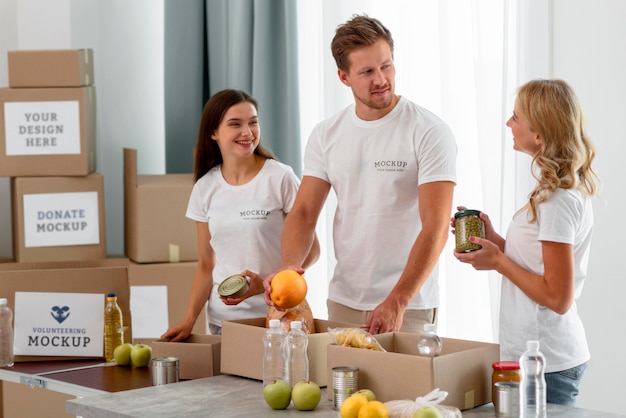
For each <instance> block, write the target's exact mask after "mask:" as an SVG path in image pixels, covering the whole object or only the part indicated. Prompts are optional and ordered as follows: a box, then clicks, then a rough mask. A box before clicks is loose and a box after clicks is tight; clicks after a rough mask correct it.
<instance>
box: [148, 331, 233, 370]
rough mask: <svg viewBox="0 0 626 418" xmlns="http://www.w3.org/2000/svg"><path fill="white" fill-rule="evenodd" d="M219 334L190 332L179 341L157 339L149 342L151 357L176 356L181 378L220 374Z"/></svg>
mask: <svg viewBox="0 0 626 418" xmlns="http://www.w3.org/2000/svg"><path fill="white" fill-rule="evenodd" d="M221 339H222V338H221V336H220V335H198V334H191V335H190V336H189V337H187V339H186V340H184V341H181V342H175V343H173V342H169V339H158V340H156V341H153V342H152V343H151V346H152V358H158V357H176V358H177V359H178V376H179V377H180V378H181V379H199V378H201V377H211V376H217V375H218V374H220V350H221Z"/></svg>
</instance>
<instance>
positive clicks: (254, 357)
mask: <svg viewBox="0 0 626 418" xmlns="http://www.w3.org/2000/svg"><path fill="white" fill-rule="evenodd" d="M313 321H314V323H315V331H316V332H315V333H314V334H309V346H308V356H309V379H310V380H312V381H314V382H315V383H317V384H318V385H319V386H320V387H324V386H326V383H327V382H326V372H327V367H326V347H327V346H328V345H329V344H330V343H331V342H332V338H331V336H330V334H329V333H328V332H327V330H328V328H329V327H330V328H337V327H346V326H354V325H349V324H344V323H341V322H334V321H326V320H322V319H314V320H313ZM265 330H266V328H265V318H251V319H241V320H237V321H222V357H221V362H222V367H221V371H222V373H224V374H234V375H237V376H243V377H250V378H252V379H257V380H263V350H264V348H263V334H265Z"/></svg>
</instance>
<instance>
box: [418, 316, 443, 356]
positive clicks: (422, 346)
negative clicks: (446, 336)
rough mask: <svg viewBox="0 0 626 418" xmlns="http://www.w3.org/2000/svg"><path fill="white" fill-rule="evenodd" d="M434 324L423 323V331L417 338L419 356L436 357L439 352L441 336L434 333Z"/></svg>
mask: <svg viewBox="0 0 626 418" xmlns="http://www.w3.org/2000/svg"><path fill="white" fill-rule="evenodd" d="M435 329H436V325H435V324H424V332H423V333H422V335H420V337H419V339H418V340H417V352H418V353H419V355H420V356H425V357H436V356H438V355H439V353H441V347H442V343H441V338H439V336H438V335H437V334H436V333H435Z"/></svg>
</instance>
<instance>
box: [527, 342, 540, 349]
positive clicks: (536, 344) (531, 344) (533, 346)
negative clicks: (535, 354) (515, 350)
mask: <svg viewBox="0 0 626 418" xmlns="http://www.w3.org/2000/svg"><path fill="white" fill-rule="evenodd" d="M526 348H527V349H529V350H539V341H536V340H529V341H526Z"/></svg>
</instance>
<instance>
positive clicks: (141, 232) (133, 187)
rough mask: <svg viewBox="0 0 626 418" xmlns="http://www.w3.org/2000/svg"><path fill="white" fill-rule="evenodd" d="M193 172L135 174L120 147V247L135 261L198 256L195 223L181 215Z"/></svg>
mask: <svg viewBox="0 0 626 418" xmlns="http://www.w3.org/2000/svg"><path fill="white" fill-rule="evenodd" d="M193 185H194V181H193V174H160V175H137V150H134V149H129V148H125V149H124V247H125V253H126V256H127V257H128V258H130V259H131V260H133V261H136V262H138V263H167V262H178V261H196V260H198V248H197V233H196V223H195V222H194V221H192V220H191V219H189V218H187V217H186V216H185V213H186V212H187V204H188V202H189V196H190V195H191V189H192V188H193Z"/></svg>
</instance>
